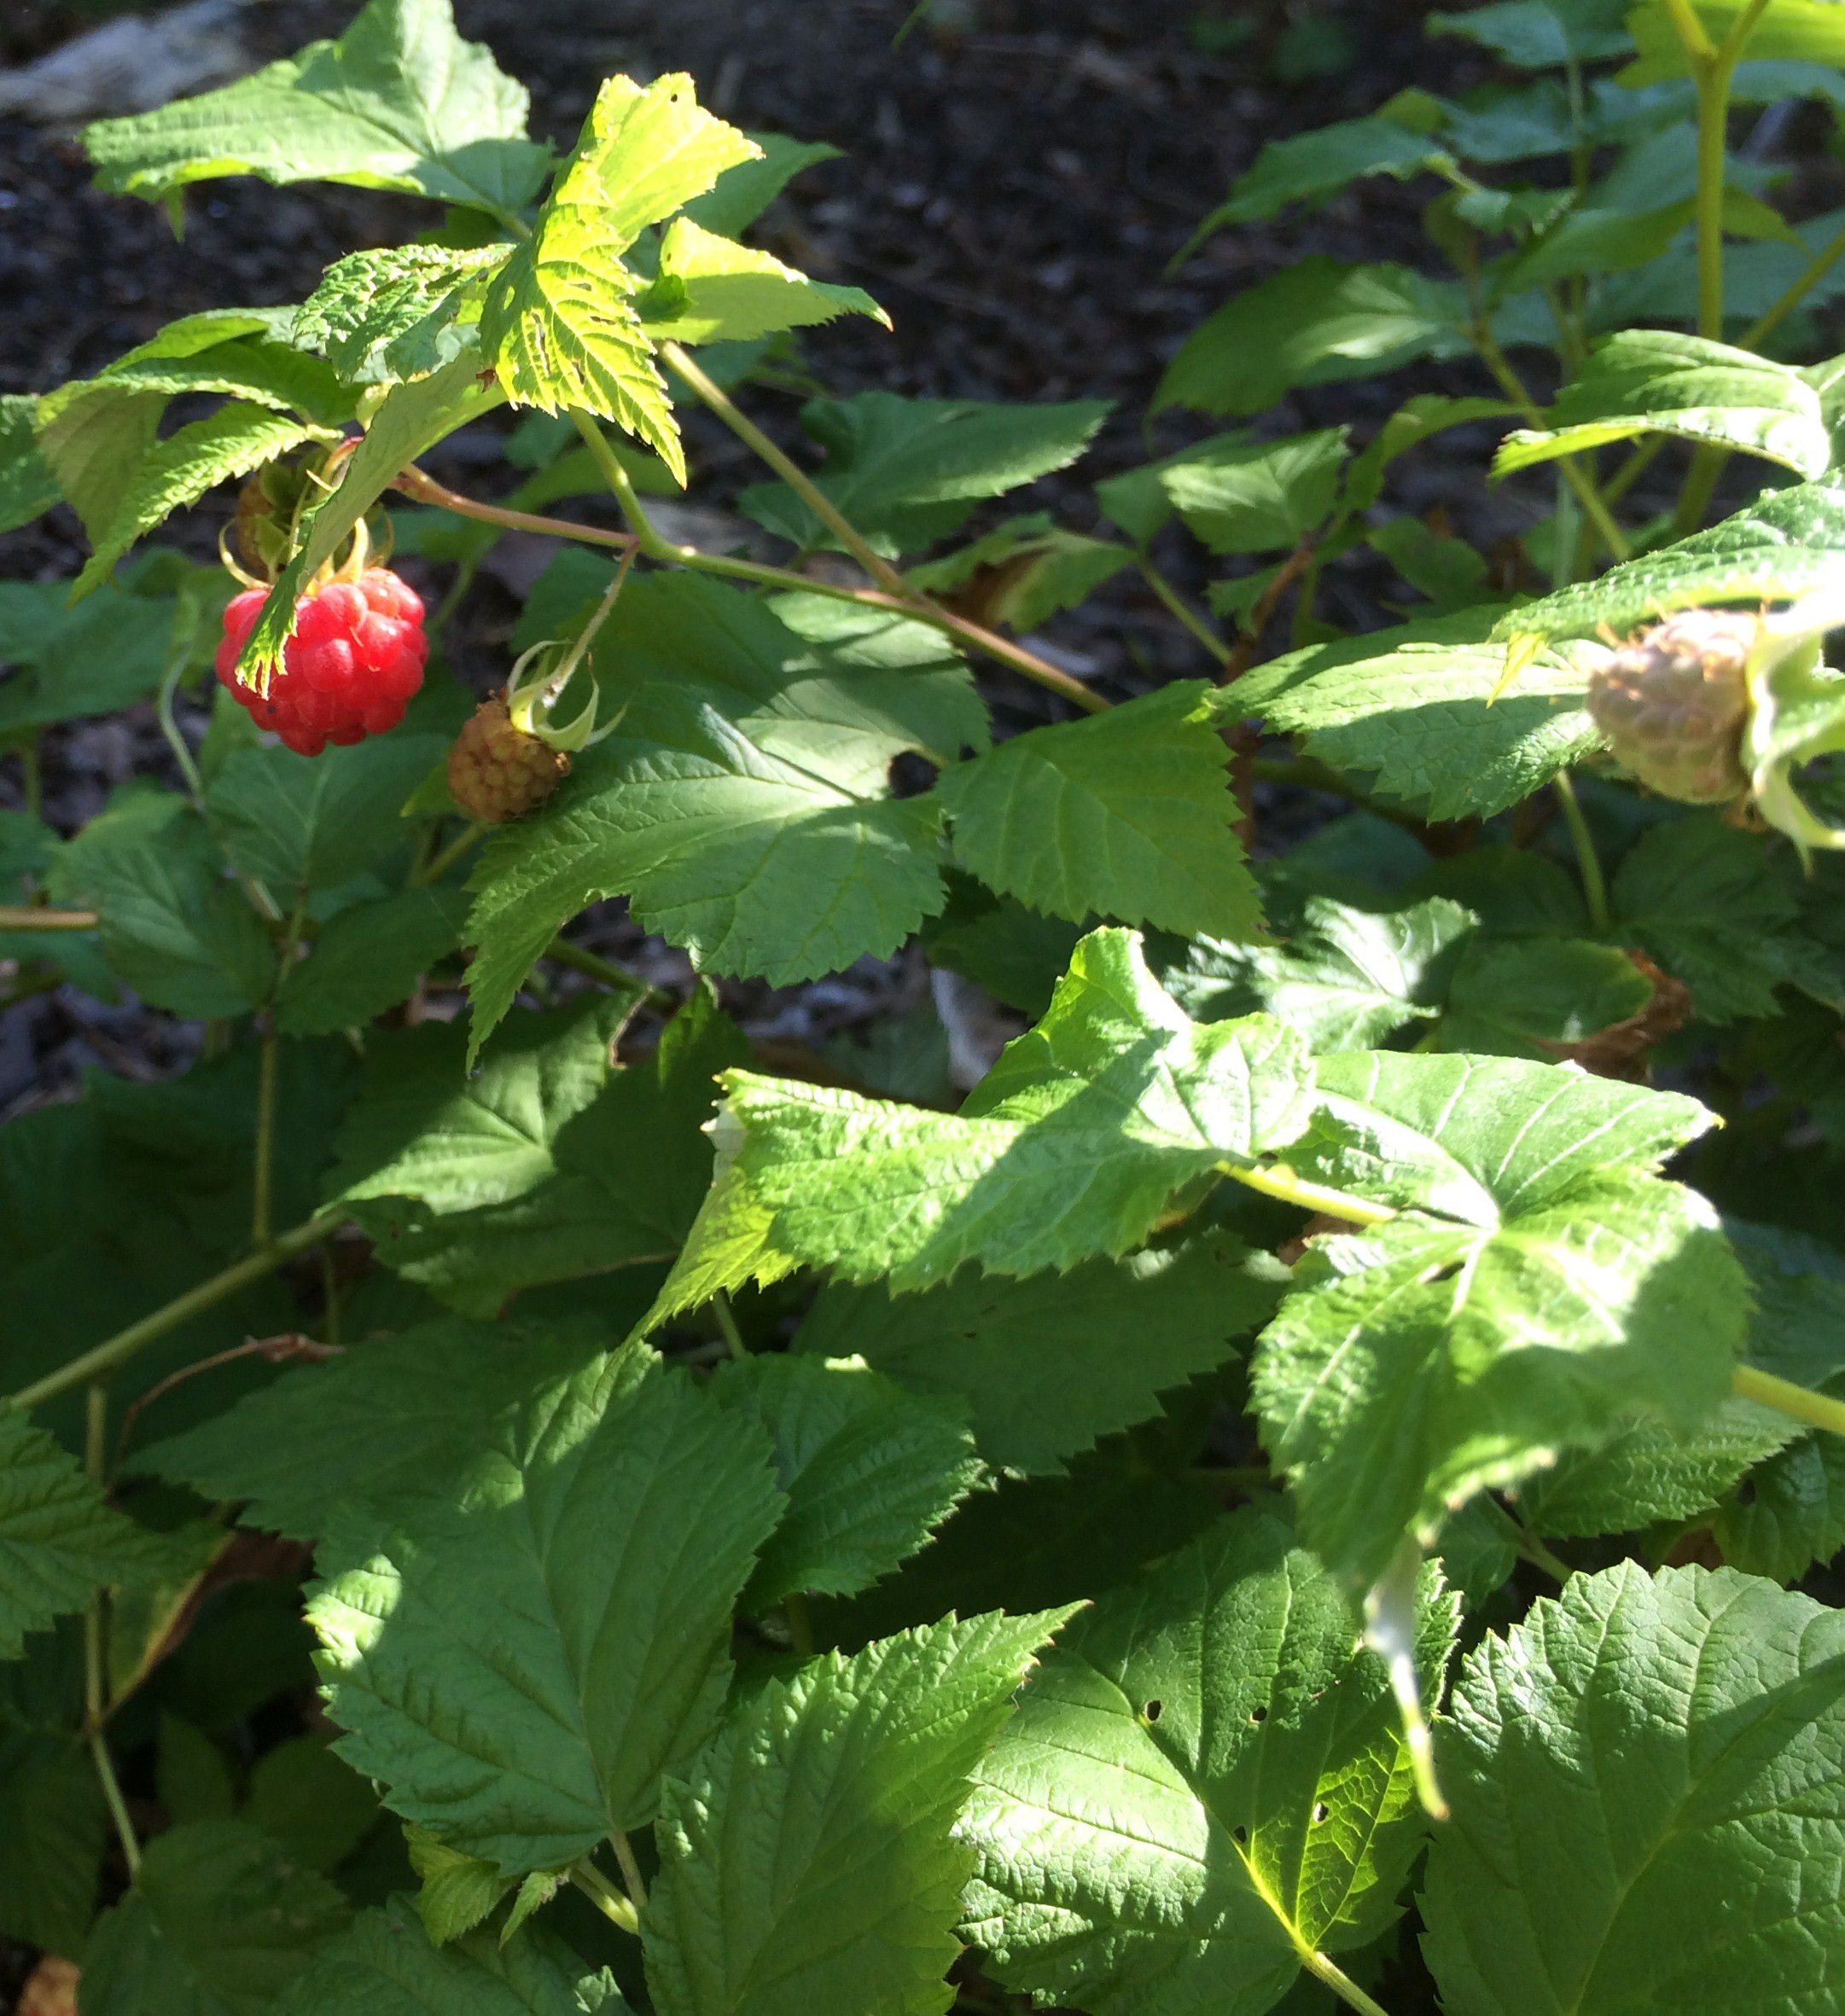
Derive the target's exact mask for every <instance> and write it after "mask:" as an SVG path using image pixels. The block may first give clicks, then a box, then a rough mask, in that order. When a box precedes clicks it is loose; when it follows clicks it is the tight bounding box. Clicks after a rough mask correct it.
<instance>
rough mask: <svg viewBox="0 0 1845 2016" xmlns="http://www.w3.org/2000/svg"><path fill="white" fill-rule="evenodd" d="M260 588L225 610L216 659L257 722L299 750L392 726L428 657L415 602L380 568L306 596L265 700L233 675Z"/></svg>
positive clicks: (316, 750) (312, 751)
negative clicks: (222, 638) (222, 632)
mask: <svg viewBox="0 0 1845 2016" xmlns="http://www.w3.org/2000/svg"><path fill="white" fill-rule="evenodd" d="M267 594H268V590H266V589H262V588H253V589H250V590H247V591H246V592H245V593H244V594H242V595H240V596H237V597H236V599H235V600H234V601H232V602H231V604H230V607H228V608H227V609H226V610H225V611H224V642H222V643H221V644H220V645H219V646H218V657H217V659H216V666H217V671H218V677H219V679H221V680H222V681H223V682H224V684H225V685H226V686H227V687H229V688H230V692H231V694H232V696H233V697H234V698H235V699H236V701H237V702H238V704H239V705H240V706H242V707H245V708H247V710H248V712H249V714H250V717H251V718H252V719H253V721H254V722H255V723H256V724H257V726H258V727H259V728H272V729H275V731H276V734H277V735H280V736H281V737H282V741H284V742H285V743H287V744H288V747H289V748H291V749H293V750H294V751H295V752H297V753H298V754H299V755H302V756H318V755H319V754H320V752H321V751H322V750H323V749H324V748H325V747H327V745H328V743H329V742H337V743H339V744H340V745H341V747H345V746H346V745H348V744H350V743H352V742H362V741H364V739H365V737H366V736H367V735H381V734H383V732H384V731H385V729H387V728H395V727H396V726H397V724H398V723H399V721H401V720H402V719H403V718H404V706H405V702H406V701H407V700H409V699H410V695H411V694H413V693H414V692H416V688H418V687H419V686H421V685H422V668H423V661H424V660H425V659H427V658H428V655H429V640H428V638H427V637H426V636H424V635H423V630H422V598H421V597H420V596H417V595H416V593H415V591H414V590H411V589H410V588H408V587H406V586H405V584H404V583H403V582H401V581H400V580H399V579H398V578H397V576H396V575H395V574H393V573H392V572H390V570H389V569H388V568H387V567H368V568H367V569H366V570H365V572H364V573H363V574H361V575H360V576H359V578H358V580H357V581H335V582H333V583H331V584H329V586H327V587H325V588H323V589H322V590H319V592H318V593H317V594H313V595H306V596H302V598H301V601H300V605H299V606H298V607H297V608H296V610H295V615H294V636H292V637H290V638H289V639H288V642H287V643H286V644H285V645H284V646H283V647H282V664H281V665H280V666H278V667H277V669H276V671H275V672H274V673H273V674H272V675H271V679H270V682H269V692H268V694H267V695H266V697H265V695H263V694H259V693H258V692H257V691H256V689H255V688H253V687H251V686H245V685H243V684H242V683H240V682H239V681H238V679H237V677H236V663H237V658H238V654H240V653H241V652H242V649H243V647H244V644H245V642H247V639H248V637H249V635H250V632H251V630H253V629H254V628H255V626H256V619H257V615H258V613H259V611H260V610H261V608H262V607H263V602H264V600H265V596H267Z"/></svg>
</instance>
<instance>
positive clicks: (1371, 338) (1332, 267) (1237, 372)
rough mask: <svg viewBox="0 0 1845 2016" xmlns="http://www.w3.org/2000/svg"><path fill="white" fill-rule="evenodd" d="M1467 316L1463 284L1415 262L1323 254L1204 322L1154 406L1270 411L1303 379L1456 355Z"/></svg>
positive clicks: (1361, 374)
mask: <svg viewBox="0 0 1845 2016" xmlns="http://www.w3.org/2000/svg"><path fill="white" fill-rule="evenodd" d="M1465 317H1466V304H1465V302H1464V299H1462V298H1461V296H1460V294H1459V293H1458V289H1456V288H1446V287H1444V286H1443V285H1441V284H1440V283H1439V282H1435V281H1432V280H1425V279H1424V278H1423V276H1422V275H1421V274H1419V273H1412V272H1411V271H1410V270H1409V269H1408V268H1407V267H1406V266H1348V265H1340V264H1336V263H1335V262H1334V261H1333V260H1331V259H1324V258H1322V257H1321V256H1319V255H1318V253H1316V254H1314V255H1313V256H1312V257H1311V258H1308V259H1300V260H1297V261H1296V262H1295V264H1293V265H1291V266H1289V267H1288V268H1286V269H1285V270H1283V271H1282V272H1280V273H1278V274H1276V275H1275V276H1273V277H1272V278H1271V279H1268V280H1265V281H1262V282H1260V283H1259V284H1258V285H1256V286H1254V287H1252V288H1245V289H1244V291H1243V293H1238V294H1235V295H1232V296H1231V299H1229V300H1228V301H1226V302H1225V305H1223V306H1222V307H1221V308H1219V310H1218V311H1217V312H1216V313H1215V314H1214V315H1212V316H1209V317H1207V318H1206V320H1204V321H1203V322H1200V323H1199V325H1198V327H1197V328H1195V329H1194V330H1193V331H1192V333H1191V334H1190V335H1189V336H1188V337H1187V338H1186V339H1185V340H1184V344H1183V345H1182V346H1181V347H1180V349H1179V354H1178V355H1177V356H1176V357H1174V358H1173V361H1172V363H1170V364H1168V365H1167V369H1166V375H1165V376H1164V377H1162V378H1161V381H1160V384H1159V388H1158V390H1157V391H1156V392H1155V394H1154V410H1155V412H1159V411H1161V410H1163V409H1164V408H1166V407H1167V406H1190V407H1192V408H1195V409H1196V410H1197V411H1199V412H1202V413H1218V414H1231V415H1243V414H1246V413H1260V412H1262V411H1264V410H1266V408H1268V407H1270V406H1272V405H1274V404H1276V402H1277V401H1278V400H1279V399H1281V398H1283V397H1284V396H1285V395H1286V394H1287V393H1288V392H1290V391H1291V390H1292V389H1293V388H1294V387H1295V386H1297V385H1305V384H1316V383H1319V382H1322V381H1326V380H1330V379H1338V378H1368V377H1373V376H1376V375H1378V374H1380V373H1382V372H1384V371H1389V370H1394V369H1396V368H1397V366H1398V365H1400V364H1404V363H1409V362H1411V360H1412V359H1413V358H1416V357H1430V356H1435V357H1441V356H1446V355H1449V354H1451V353H1452V352H1454V351H1458V349H1459V348H1460V346H1461V339H1460V337H1459V336H1458V334H1456V328H1457V326H1458V324H1459V323H1460V322H1463V321H1464V320H1465Z"/></svg>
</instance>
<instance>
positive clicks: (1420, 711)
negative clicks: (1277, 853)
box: [1232, 576, 1611, 819]
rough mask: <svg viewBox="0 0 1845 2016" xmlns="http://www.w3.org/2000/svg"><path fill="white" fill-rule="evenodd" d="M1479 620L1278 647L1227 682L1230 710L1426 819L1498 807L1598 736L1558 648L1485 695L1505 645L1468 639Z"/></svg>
mask: <svg viewBox="0 0 1845 2016" xmlns="http://www.w3.org/2000/svg"><path fill="white" fill-rule="evenodd" d="M1603 578H1604V579H1607V578H1611V577H1608V576H1604V577H1603ZM1537 606H1538V607H1542V606H1543V605H1542V604H1541V603H1540V604H1539V605H1537ZM1513 620H1514V619H1511V618H1508V619H1506V621H1507V622H1511V621H1513ZM1516 621H1517V622H1518V624H1519V625H1523V624H1524V613H1523V612H1522V611H1521V613H1520V614H1519V616H1518V618H1517V619H1516ZM1486 623H1487V618H1486V617H1483V616H1475V615H1473V614H1471V613H1468V614H1463V615H1459V616H1454V617H1449V618H1445V619H1441V618H1438V619H1434V620H1433V621H1431V622H1429V623H1427V624H1417V625H1406V626H1404V628H1402V629H1400V630H1385V631H1382V632H1381V633H1379V634H1378V635H1376V636H1370V637H1353V638H1347V639H1343V640H1342V641H1340V642H1336V643H1331V644H1315V645H1310V646H1309V647H1308V648H1307V649H1305V650H1303V651H1293V652H1289V654H1287V655H1286V656H1285V657H1283V658H1278V659H1275V660H1274V661H1273V662H1272V663H1271V664H1269V665H1263V666H1261V667H1260V669H1259V670H1257V671H1254V672H1250V673H1248V674H1246V675H1245V677H1243V678H1242V679H1240V680H1238V681H1237V684H1236V686H1235V688H1233V689H1232V690H1233V691H1234V693H1235V695H1236V699H1235V703H1234V704H1235V706H1236V709H1237V712H1239V713H1244V712H1248V713H1253V714H1258V715H1260V716H1261V717H1262V718H1264V719H1265V720H1266V721H1268V722H1269V723H1272V725H1273V726H1274V727H1275V728H1277V729H1282V730H1284V731H1286V732H1287V733H1289V734H1295V735H1304V736H1305V737H1306V738H1307V740H1306V744H1305V747H1306V749H1307V753H1308V754H1309V755H1312V756H1318V757H1319V758H1322V759H1323V760H1324V762H1327V763H1330V764H1332V765H1333V766H1334V767H1335V768H1336V769H1339V770H1357V771H1360V772H1370V773H1372V774H1374V775H1375V776H1376V781H1377V787H1378V788H1379V789H1380V790H1382V791H1383V792H1386V793H1388V794H1389V795H1390V796H1392V797H1394V798H1397V799H1402V800H1404V801H1405V802H1406V803H1407V804H1410V805H1415V806H1417V808H1418V809H1419V810H1423V811H1424V813H1425V816H1427V817H1429V818H1431V819H1464V818H1468V817H1470V816H1479V817H1485V816H1489V815H1491V814H1492V813H1493V812H1500V811H1504V810H1505V809H1506V808H1507V807H1508V806H1509V805H1516V804H1517V802H1518V801H1519V799H1522V798H1527V797H1528V796H1529V795H1530V794H1531V793H1532V792H1534V791H1535V790H1536V789H1537V788H1538V787H1539V786H1540V785H1542V784H1545V783H1547V782H1548V781H1550V780H1551V778H1552V777H1553V776H1556V775H1557V772H1558V771H1559V770H1567V769H1568V768H1569V766H1570V765H1571V764H1574V763H1575V762H1577V761H1578V760H1579V759H1580V758H1582V757H1583V756H1585V755H1586V754H1587V753H1588V752H1589V751H1590V750H1591V749H1593V748H1597V747H1599V746H1600V743H1601V735H1600V731H1599V730H1598V729H1597V728H1596V726H1595V724H1594V723H1593V722H1592V721H1591V720H1590V718H1589V716H1588V713H1587V711H1586V708H1585V707H1584V706H1583V696H1584V694H1586V692H1587V690H1588V684H1589V680H1588V674H1587V672H1586V671H1580V670H1578V669H1577V668H1576V667H1575V666H1574V665H1572V664H1571V662H1570V660H1569V658H1568V657H1567V656H1566V655H1564V654H1562V653H1560V652H1544V653H1541V654H1539V657H1538V658H1537V659H1536V660H1535V661H1534V663H1533V664H1532V665H1529V666H1528V667H1527V668H1526V669H1525V670H1524V671H1522V672H1521V673H1520V675H1519V677H1518V682H1517V683H1516V685H1515V686H1514V687H1513V688H1511V689H1510V692H1507V693H1505V694H1501V695H1500V696H1499V698H1498V699H1497V700H1494V699H1493V693H1494V690H1495V689H1496V688H1497V687H1498V686H1499V683H1500V681H1501V679H1502V678H1503V677H1504V674H1505V648H1504V647H1503V646H1500V645H1495V644H1492V643H1487V642H1480V641H1477V640H1478V639H1479V638H1480V633H1481V630H1483V629H1484V628H1485V627H1486ZM1502 627H1503V626H1502ZM1530 627H1532V628H1536V627H1537V626H1536V625H1535V624H1534V625H1531V626H1530Z"/></svg>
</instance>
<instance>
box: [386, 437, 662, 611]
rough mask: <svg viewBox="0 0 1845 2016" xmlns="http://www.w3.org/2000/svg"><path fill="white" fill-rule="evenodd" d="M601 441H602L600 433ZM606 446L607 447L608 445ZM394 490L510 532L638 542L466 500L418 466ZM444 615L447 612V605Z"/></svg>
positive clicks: (614, 542)
mask: <svg viewBox="0 0 1845 2016" xmlns="http://www.w3.org/2000/svg"><path fill="white" fill-rule="evenodd" d="M597 439H598V440H601V439H602V436H601V433H599V432H598V433H597ZM603 445H604V446H605V447H606V446H607V443H606V442H605V443H604V444H603ZM394 487H395V488H397V489H399V490H400V491H403V493H404V494H405V497H415V498H416V501H417V503H421V504H437V505H439V506H440V507H441V508H442V509H443V510H445V511H452V512H453V513H454V514H456V516H457V518H475V519H479V520H480V521H481V522H482V523H483V524H485V525H503V526H505V527H506V528H507V529H508V531H509V532H537V533H539V534H540V535H541V536H542V537H545V538H550V539H580V540H582V541H583V542H584V543H585V544H586V545H590V546H615V547H620V548H622V549H626V548H627V547H630V546H631V545H632V544H633V543H634V538H633V535H632V534H631V533H630V532H604V531H603V530H602V527H601V526H596V525H578V524H577V523H575V521H574V520H571V519H567V518H545V517H542V516H540V515H539V514H538V513H537V512H535V511H515V510H512V509H510V508H509V507H507V506H506V505H503V504H487V503H482V502H481V501H480V498H479V497H463V495H462V494H461V492H460V491H456V490H451V489H449V488H448V486H447V485H445V484H441V483H438V482H437V481H436V479H434V477H433V476H427V475H425V474H424V473H423V472H422V470H421V469H419V468H414V467H413V468H408V469H405V471H404V473H403V474H402V475H400V476H399V478H398V479H397V483H396V485H395V486H394ZM444 613H446V605H445V606H444Z"/></svg>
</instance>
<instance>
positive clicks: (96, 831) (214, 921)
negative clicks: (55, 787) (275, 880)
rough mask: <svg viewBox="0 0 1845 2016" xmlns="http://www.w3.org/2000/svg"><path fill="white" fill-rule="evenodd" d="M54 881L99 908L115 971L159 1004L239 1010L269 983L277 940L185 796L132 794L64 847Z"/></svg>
mask: <svg viewBox="0 0 1845 2016" xmlns="http://www.w3.org/2000/svg"><path fill="white" fill-rule="evenodd" d="M51 886H52V892H53V893H54V894H55V896H57V897H59V898H61V899H63V900H65V901H68V902H75V903H86V904H88V905H90V907H92V908H94V909H96V910H97V911H99V912H100V913H101V916H102V925H101V932H100V942H101V944H102V956H103V958H104V959H105V960H106V961H107V962H108V968H109V971H110V972H111V973H113V974H114V975H115V977H116V979H119V981H121V983H122V984H123V985H125V986H127V987H132V988H133V989H134V991H135V992H136V993H137V994H138V995H140V996H141V997H142V998H143V1001H145V1002H148V1004H149V1005H150V1006H152V1007H154V1008H169V1009H171V1010H172V1012H173V1013H174V1014H178V1015H192V1016H201V1017H202V1016H217V1015H239V1014H246V1013H247V1011H248V1010H250V1009H251V1008H255V1007H256V1006H257V1005H258V1004H259V1002H262V1001H263V1000H264V998H265V996H267V994H268V992H269V988H270V984H271V981H272V980H273V979H274V977H275V972H276V953H275V948H274V947H273V946H272V945H271V944H270V941H269V937H268V934H267V932H265V931H264V929H263V927H262V926H261V924H260V923H259V921H257V915H256V912H255V911H254V910H253V909H252V908H251V907H250V904H249V902H248V900H247V898H245V896H244V894H243V892H242V890H240V889H238V888H237V887H236V886H235V885H234V884H232V883H230V882H228V881H226V880H224V866H223V861H222V857H220V856H219V854H218V849H217V848H216V847H215V846H214V845H212V836H211V834H210V833H209V832H208V831H207V828H206V823H205V822H204V820H202V819H201V817H200V816H199V815H198V814H197V813H196V812H195V811H194V810H193V809H192V807H191V806H190V805H189V804H188V803H187V802H186V800H185V799H182V798H179V797H177V796H175V795H172V794H171V793H165V792H153V791H145V790H137V791H133V792H131V793H125V795H124V796H123V797H122V798H121V799H119V800H118V801H117V803H116V804H115V805H112V806H111V807H110V808H109V809H108V810H107V811H106V812H104V813H102V815H101V816H99V817H97V818H95V819H92V820H91V821H90V823H89V825H87V826H86V827H85V828H84V830H83V832H82V833H81V834H79V835H78V837H77V838H76V840H73V841H72V842H71V843H70V844H69V845H67V846H66V847H65V848H64V849H63V850H62V851H61V853H60V854H59V856H58V858H57V862H56V864H55V872H54V877H53V881H52V885H51Z"/></svg>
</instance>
